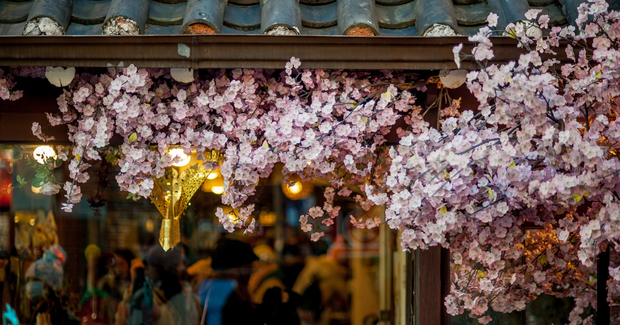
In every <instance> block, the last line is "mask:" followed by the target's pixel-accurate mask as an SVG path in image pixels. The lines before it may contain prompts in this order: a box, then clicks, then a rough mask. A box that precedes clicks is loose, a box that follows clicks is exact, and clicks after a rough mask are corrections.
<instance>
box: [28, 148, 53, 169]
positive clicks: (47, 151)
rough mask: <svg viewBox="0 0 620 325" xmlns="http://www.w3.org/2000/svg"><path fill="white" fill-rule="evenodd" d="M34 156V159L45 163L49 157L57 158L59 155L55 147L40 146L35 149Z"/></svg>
mask: <svg viewBox="0 0 620 325" xmlns="http://www.w3.org/2000/svg"><path fill="white" fill-rule="evenodd" d="M32 156H33V157H34V160H36V161H37V162H38V163H39V164H41V165H43V164H45V161H46V160H47V159H49V158H53V159H56V157H57V156H56V152H55V151H54V148H52V147H50V146H38V147H37V148H36V149H34V152H33V153H32Z"/></svg>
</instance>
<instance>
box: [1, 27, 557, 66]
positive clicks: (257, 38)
mask: <svg viewBox="0 0 620 325" xmlns="http://www.w3.org/2000/svg"><path fill="white" fill-rule="evenodd" d="M492 39H493V51H494V54H495V56H494V58H493V60H492V62H491V63H495V64H501V63H506V62H508V61H514V60H517V59H518V58H519V54H520V53H523V52H524V51H525V50H524V49H519V48H517V41H516V40H514V39H511V38H509V37H493V38H492ZM461 43H463V44H464V48H463V51H464V52H465V53H468V52H470V51H471V49H472V47H473V44H472V43H471V42H469V41H468V39H467V37H465V36H457V37H385V36H375V37H347V36H340V37H339V36H268V35H200V36H197V35H168V36H80V37H74V36H45V37H27V36H26V37H23V36H9V37H7V36H4V37H0V62H2V63H3V65H5V66H63V67H67V66H73V67H106V66H119V65H120V66H129V65H130V64H134V65H136V66H140V67H157V68H193V69H200V68H269V69H282V68H283V67H284V64H285V63H286V62H287V61H288V60H289V59H290V58H291V57H292V56H295V57H298V58H300V59H301V62H302V66H301V67H302V68H310V69H367V70H379V69H408V70H436V69H455V68H456V64H455V63H454V55H453V53H452V48H453V47H454V46H456V45H458V44H461ZM557 52H558V55H557V58H558V59H559V60H564V59H565V54H564V51H557ZM462 66H463V68H465V69H470V68H477V65H476V64H475V63H474V62H472V61H471V60H464V61H463V62H462Z"/></svg>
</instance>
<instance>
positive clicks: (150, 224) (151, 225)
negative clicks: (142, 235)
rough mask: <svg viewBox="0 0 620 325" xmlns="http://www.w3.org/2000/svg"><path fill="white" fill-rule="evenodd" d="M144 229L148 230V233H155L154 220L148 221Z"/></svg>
mask: <svg viewBox="0 0 620 325" xmlns="http://www.w3.org/2000/svg"><path fill="white" fill-rule="evenodd" d="M144 228H145V229H146V231H148V232H153V229H154V228H155V223H154V222H153V220H151V219H148V220H146V222H145V223H144Z"/></svg>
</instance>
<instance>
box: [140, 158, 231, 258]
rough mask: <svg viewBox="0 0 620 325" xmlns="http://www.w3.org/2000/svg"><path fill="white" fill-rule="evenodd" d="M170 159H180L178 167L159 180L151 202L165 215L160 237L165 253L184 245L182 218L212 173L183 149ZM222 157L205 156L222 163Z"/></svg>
mask: <svg viewBox="0 0 620 325" xmlns="http://www.w3.org/2000/svg"><path fill="white" fill-rule="evenodd" d="M168 154H169V155H171V156H173V158H174V157H177V159H176V160H177V161H179V162H178V163H174V164H173V166H172V167H169V168H167V170H166V174H165V175H164V176H163V177H160V178H155V177H153V180H154V181H155V185H154V186H153V190H152V191H151V195H150V198H151V202H152V203H153V204H155V206H156V207H157V210H159V212H160V213H161V215H162V217H163V220H162V222H161V230H160V233H159V244H160V245H161V247H162V248H163V249H164V251H167V250H169V249H170V248H172V247H174V246H176V245H177V244H178V243H180V242H181V226H180V221H179V219H180V217H181V215H182V214H183V212H185V209H186V208H187V205H188V204H189V201H190V200H191V198H192V196H194V193H196V191H197V190H198V189H199V188H200V186H201V185H202V183H204V181H205V180H206V179H207V177H208V176H209V174H210V173H211V170H209V169H207V168H205V167H204V165H203V162H202V161H200V160H198V159H197V158H196V154H195V153H192V154H191V155H189V156H188V155H186V154H185V153H184V152H183V151H182V149H180V151H179V150H177V149H172V150H170V151H169V152H168ZM220 157H221V154H220V152H219V151H217V150H211V151H210V152H206V153H205V154H204V159H205V160H206V161H207V162H218V161H219V160H220ZM188 158H189V159H188Z"/></svg>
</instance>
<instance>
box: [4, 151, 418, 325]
mask: <svg viewBox="0 0 620 325" xmlns="http://www.w3.org/2000/svg"><path fill="white" fill-rule="evenodd" d="M37 147H38V146H17V145H16V146H6V148H4V149H5V150H3V151H1V153H2V154H1V155H0V263H2V264H0V283H1V284H2V286H1V287H0V289H1V291H2V295H1V297H2V300H1V301H0V302H1V303H2V305H4V304H5V303H9V304H10V305H11V306H13V308H15V310H16V312H17V316H18V318H19V320H20V322H21V323H22V324H30V323H33V322H37V324H54V325H56V324H78V323H81V324H121V325H122V324H126V325H131V324H136V325H137V324H143V323H153V324H209V325H212V324H217V325H219V324H254V323H257V322H258V321H259V320H261V321H263V320H270V321H274V320H280V321H283V322H284V323H283V324H308V325H309V324H325V325H335V324H352V325H370V324H378V322H379V321H380V320H382V319H384V320H388V318H389V317H388V315H391V316H390V317H393V316H394V312H393V311H391V309H393V308H396V307H395V306H402V307H400V308H407V306H406V303H402V302H400V303H399V302H396V303H395V299H397V298H394V296H392V295H391V294H388V295H386V294H385V292H383V293H381V292H382V290H383V289H382V288H386V287H390V288H391V289H390V290H391V291H390V292H396V291H397V290H398V288H399V284H400V283H401V282H402V283H406V278H407V272H408V271H407V270H408V266H407V265H408V262H407V261H408V260H407V258H409V261H410V260H411V257H410V255H407V254H405V255H403V256H401V255H402V254H400V253H398V251H400V249H398V248H397V245H396V244H395V238H396V236H395V234H394V233H391V232H390V231H387V230H385V229H384V228H387V226H382V227H381V228H374V229H357V228H354V227H353V226H352V225H351V223H350V222H349V220H350V219H349V216H350V215H353V216H356V217H359V216H362V215H363V214H364V213H365V211H363V210H362V209H361V208H360V207H359V206H358V205H357V204H356V203H355V202H350V201H342V202H336V204H337V205H338V206H340V207H341V213H340V215H339V217H338V218H337V220H336V223H335V225H333V226H332V227H330V228H326V229H324V231H325V236H323V237H322V238H321V239H320V240H318V241H312V240H311V238H310V237H309V236H308V235H307V234H306V233H304V232H302V231H301V230H300V227H299V217H300V215H302V214H307V213H308V209H309V208H311V207H312V206H315V205H322V204H323V190H324V187H325V186H326V185H327V184H325V183H324V182H321V180H316V181H315V182H299V184H297V183H296V184H295V185H294V186H298V187H292V188H291V187H283V186H282V182H281V181H280V180H279V179H278V178H279V177H276V175H279V174H280V172H279V171H274V174H273V175H272V176H273V177H272V178H269V179H264V180H262V181H261V183H260V184H259V186H258V188H257V191H256V194H255V195H254V196H253V197H252V198H250V200H249V201H248V204H255V206H256V208H255V212H254V214H253V217H254V218H255V219H256V220H257V226H256V229H255V231H254V233H251V234H244V233H243V232H239V231H237V232H234V233H229V232H227V231H226V230H225V229H224V228H223V227H222V225H221V224H220V223H219V221H218V219H217V217H216V216H215V211H216V208H217V207H222V205H221V203H220V195H221V193H222V191H223V183H222V179H221V176H220V175H218V174H217V171H216V172H214V173H213V176H209V177H208V179H207V181H205V182H204V184H202V186H201V188H200V189H199V190H198V191H197V192H196V193H195V195H193V197H192V198H191V200H190V201H189V204H188V207H187V209H186V210H185V212H184V213H183V215H182V216H181V218H180V219H179V223H178V233H179V234H180V237H179V239H180V242H179V244H178V245H175V246H174V248H172V249H170V250H168V251H164V250H163V248H162V246H161V245H160V242H161V241H162V238H161V234H162V232H161V228H162V216H161V213H160V211H159V210H158V209H157V208H156V206H155V205H154V204H153V203H151V201H150V200H149V199H138V200H132V199H128V198H127V193H124V192H121V191H120V190H119V188H118V186H117V184H116V180H115V179H114V177H115V175H116V173H117V171H118V167H117V166H114V164H113V162H110V161H105V160H104V161H101V162H100V163H99V164H98V165H96V166H93V167H92V169H91V171H92V172H91V173H90V179H89V180H88V182H87V183H86V184H84V185H83V186H82V192H83V195H84V196H83V199H82V201H81V203H80V204H79V205H77V206H76V207H75V208H74V209H73V211H72V212H70V213H66V212H63V210H62V209H60V207H61V203H63V202H64V194H65V193H64V191H62V190H61V191H60V193H58V194H56V195H52V196H48V195H43V194H42V193H41V192H42V191H46V190H47V189H44V188H42V187H41V186H40V185H41V184H40V181H37V177H38V175H37V167H38V166H39V163H38V162H37V161H36V159H34V157H33V152H34V150H36V149H37ZM52 147H53V146H52ZM65 165H66V164H65ZM54 173H55V174H54V175H55V177H56V179H57V180H58V181H61V182H64V180H67V179H68V169H67V167H66V166H59V167H58V168H56V169H55V171H54ZM24 180H25V181H24ZM223 208H224V210H225V211H226V212H227V213H228V212H232V210H231V209H230V208H227V207H223ZM381 212H382V211H381V210H380V209H377V211H372V212H371V213H378V214H380V213H381ZM230 218H234V214H231V216H230ZM233 221H234V220H233ZM174 227H176V226H173V227H172V232H173V233H175V231H176V229H177V228H174ZM164 232H165V231H164ZM385 233H390V234H391V237H390V238H391V239H390V240H391V242H390V241H386V240H382V238H384V237H385V236H386V235H385ZM172 242H174V240H172ZM409 264H410V263H409ZM386 269H389V272H386ZM409 269H410V266H409ZM403 270H404V272H405V273H402V272H403ZM409 272H410V271H409ZM394 276H396V278H397V279H398V280H397V281H399V282H394V281H393V280H392V279H393V277H394ZM408 290H410V289H408ZM395 294H397V293H395ZM406 296H407V292H405V293H404V294H402V295H400V296H398V297H406ZM400 313H404V312H400ZM261 324H262V323H261Z"/></svg>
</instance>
